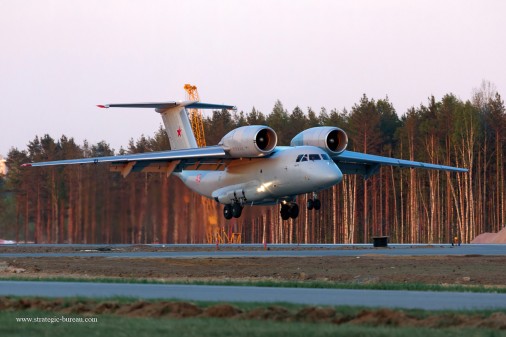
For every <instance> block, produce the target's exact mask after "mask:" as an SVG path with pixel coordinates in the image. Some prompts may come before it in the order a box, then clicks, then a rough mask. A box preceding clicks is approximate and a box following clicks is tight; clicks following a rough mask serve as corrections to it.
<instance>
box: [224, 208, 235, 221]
mask: <svg viewBox="0 0 506 337" xmlns="http://www.w3.org/2000/svg"><path fill="white" fill-rule="evenodd" d="M223 216H224V217H225V219H227V220H230V219H232V217H233V214H232V205H225V208H223Z"/></svg>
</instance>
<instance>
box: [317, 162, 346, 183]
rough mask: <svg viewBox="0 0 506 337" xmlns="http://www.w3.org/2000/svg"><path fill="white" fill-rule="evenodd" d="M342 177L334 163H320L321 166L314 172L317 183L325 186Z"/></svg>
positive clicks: (337, 181)
mask: <svg viewBox="0 0 506 337" xmlns="http://www.w3.org/2000/svg"><path fill="white" fill-rule="evenodd" d="M342 179H343V173H342V172H341V170H340V169H339V167H337V165H336V164H334V163H329V164H328V165H327V164H326V165H322V168H321V169H320V170H318V172H317V173H316V180H317V182H318V185H320V186H322V187H323V188H327V187H330V186H333V185H335V184H338V183H340V182H341V180H342Z"/></svg>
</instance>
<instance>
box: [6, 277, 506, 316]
mask: <svg viewBox="0 0 506 337" xmlns="http://www.w3.org/2000/svg"><path fill="white" fill-rule="evenodd" d="M0 296H40V297H76V296H79V297H96V298H111V297H118V296H122V297H130V298H132V297H133V298H139V299H167V300H168V299H178V300H187V301H219V302H267V303H273V302H278V303H279V302H285V303H297V304H307V305H329V306H339V305H348V306H364V307H388V308H403V309H424V310H462V309H505V308H506V294H493V293H460V292H459V293H457V292H422V291H396V290H345V289H308V288H267V287H239V286H198V285H162V284H124V283H116V284H114V283H88V282H37V281H0Z"/></svg>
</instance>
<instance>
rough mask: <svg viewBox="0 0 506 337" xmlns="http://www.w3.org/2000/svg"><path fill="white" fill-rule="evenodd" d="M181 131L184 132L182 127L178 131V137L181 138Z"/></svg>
mask: <svg viewBox="0 0 506 337" xmlns="http://www.w3.org/2000/svg"><path fill="white" fill-rule="evenodd" d="M181 131H183V130H181V127H179V129H177V136H178V137H181Z"/></svg>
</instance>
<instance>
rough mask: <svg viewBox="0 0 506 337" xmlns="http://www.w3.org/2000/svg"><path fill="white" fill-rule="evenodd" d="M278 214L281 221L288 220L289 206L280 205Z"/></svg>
mask: <svg viewBox="0 0 506 337" xmlns="http://www.w3.org/2000/svg"><path fill="white" fill-rule="evenodd" d="M280 213H281V219H283V220H288V219H290V206H288V205H285V204H283V205H281V211H280Z"/></svg>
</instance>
